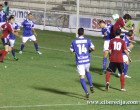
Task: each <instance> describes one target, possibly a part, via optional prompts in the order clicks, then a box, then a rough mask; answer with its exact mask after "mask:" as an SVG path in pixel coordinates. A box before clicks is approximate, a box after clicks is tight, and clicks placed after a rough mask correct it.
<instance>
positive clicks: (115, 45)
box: [114, 42, 122, 50]
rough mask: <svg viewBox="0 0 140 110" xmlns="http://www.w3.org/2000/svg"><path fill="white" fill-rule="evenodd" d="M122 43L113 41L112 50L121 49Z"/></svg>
mask: <svg viewBox="0 0 140 110" xmlns="http://www.w3.org/2000/svg"><path fill="white" fill-rule="evenodd" d="M121 47H122V43H121V42H114V50H121Z"/></svg>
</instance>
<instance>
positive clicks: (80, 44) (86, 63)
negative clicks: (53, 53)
mask: <svg viewBox="0 0 140 110" xmlns="http://www.w3.org/2000/svg"><path fill="white" fill-rule="evenodd" d="M78 34H79V38H77V39H75V40H74V41H73V42H72V44H71V47H70V52H71V53H73V52H75V58H76V65H77V71H78V73H79V76H80V82H81V85H82V87H83V89H84V91H85V93H86V99H89V93H88V90H87V86H86V82H85V79H84V77H85V75H86V77H87V79H88V81H89V85H90V90H91V92H92V93H93V92H94V89H93V84H92V78H91V74H90V73H89V68H90V52H91V51H93V50H94V49H95V46H94V45H93V43H92V42H91V40H90V39H87V38H84V29H83V28H79V30H78ZM89 49H90V50H89Z"/></svg>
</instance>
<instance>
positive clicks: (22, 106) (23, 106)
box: [0, 104, 87, 109]
mask: <svg viewBox="0 0 140 110" xmlns="http://www.w3.org/2000/svg"><path fill="white" fill-rule="evenodd" d="M80 105H87V104H45V105H15V106H0V108H3V109H7V108H33V107H54V106H80Z"/></svg>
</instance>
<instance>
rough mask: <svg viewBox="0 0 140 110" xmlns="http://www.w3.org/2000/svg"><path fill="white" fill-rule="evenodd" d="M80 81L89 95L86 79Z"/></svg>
mask: <svg viewBox="0 0 140 110" xmlns="http://www.w3.org/2000/svg"><path fill="white" fill-rule="evenodd" d="M80 81H81V85H82V87H83V89H84V91H85V93H86V94H87V93H88V90H87V85H86V81H85V79H84V78H83V79H80Z"/></svg>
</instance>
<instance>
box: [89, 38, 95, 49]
mask: <svg viewBox="0 0 140 110" xmlns="http://www.w3.org/2000/svg"><path fill="white" fill-rule="evenodd" d="M89 46H90V48H94V47H95V46H94V44H93V43H92V42H91V40H89Z"/></svg>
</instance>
